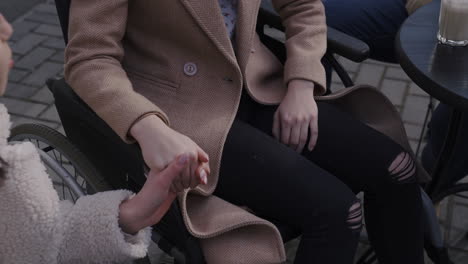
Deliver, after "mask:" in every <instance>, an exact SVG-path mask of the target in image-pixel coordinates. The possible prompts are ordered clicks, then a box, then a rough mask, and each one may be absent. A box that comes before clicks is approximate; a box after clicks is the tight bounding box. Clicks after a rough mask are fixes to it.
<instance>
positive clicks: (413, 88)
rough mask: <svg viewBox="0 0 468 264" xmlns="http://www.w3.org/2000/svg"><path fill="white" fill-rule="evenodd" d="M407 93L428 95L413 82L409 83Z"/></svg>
mask: <svg viewBox="0 0 468 264" xmlns="http://www.w3.org/2000/svg"><path fill="white" fill-rule="evenodd" d="M409 93H410V94H414V95H421V96H429V95H428V94H427V93H426V92H425V91H424V90H423V89H421V88H420V87H419V86H418V85H416V84H415V83H411V84H410V89H409Z"/></svg>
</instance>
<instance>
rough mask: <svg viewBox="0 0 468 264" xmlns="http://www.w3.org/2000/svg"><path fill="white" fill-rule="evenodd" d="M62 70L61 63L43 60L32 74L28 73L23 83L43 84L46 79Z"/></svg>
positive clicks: (40, 85) (39, 85)
mask: <svg viewBox="0 0 468 264" xmlns="http://www.w3.org/2000/svg"><path fill="white" fill-rule="evenodd" d="M62 70H63V65H62V64H59V63H54V62H45V63H44V64H42V65H41V66H40V67H39V68H38V69H37V70H35V71H34V72H33V74H31V75H29V76H28V77H27V78H26V79H25V80H23V83H25V84H29V85H34V86H38V87H42V86H44V84H45V82H46V80H47V79H49V78H51V77H54V76H56V75H57V74H58V73H59V72H61V71H62Z"/></svg>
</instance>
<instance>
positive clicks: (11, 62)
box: [10, 60, 15, 69]
mask: <svg viewBox="0 0 468 264" xmlns="http://www.w3.org/2000/svg"><path fill="white" fill-rule="evenodd" d="M14 65H15V62H14V61H13V60H10V69H11V68H13V66H14Z"/></svg>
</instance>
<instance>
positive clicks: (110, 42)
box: [65, 0, 169, 143]
mask: <svg viewBox="0 0 468 264" xmlns="http://www.w3.org/2000/svg"><path fill="white" fill-rule="evenodd" d="M127 11H128V0H100V1H96V0H77V1H71V6H70V19H69V33H68V34H69V43H68V45H67V48H66V50H65V79H66V81H67V82H68V84H69V85H70V86H71V87H73V90H74V91H75V92H76V93H77V94H78V96H80V97H81V98H82V99H83V101H85V102H86V103H87V104H88V105H89V106H90V107H91V108H92V109H93V110H94V111H95V112H96V113H97V115H98V116H99V117H101V118H102V119H103V120H104V121H105V122H106V123H107V124H109V126H110V127H111V128H112V129H113V130H114V131H115V132H116V133H117V134H118V135H119V136H120V137H121V138H122V139H123V140H124V141H126V142H127V143H130V142H132V139H131V138H130V137H129V136H128V132H129V130H130V128H131V126H132V125H133V124H134V123H135V122H136V121H137V120H139V119H140V118H141V117H143V116H146V115H147V114H149V113H153V114H155V115H157V116H159V117H160V118H161V119H162V120H163V121H164V122H165V123H166V124H169V120H168V117H167V115H166V114H165V113H164V112H163V111H162V110H161V109H160V108H159V107H158V106H156V105H155V104H153V103H152V102H150V101H149V100H148V99H146V98H145V97H144V96H142V95H141V94H139V93H137V92H135V91H134V89H133V87H132V84H131V82H130V81H129V79H128V77H127V74H126V72H125V71H124V69H123V68H122V65H121V62H122V59H123V57H124V50H123V46H122V39H123V38H124V35H125V30H126V23H127Z"/></svg>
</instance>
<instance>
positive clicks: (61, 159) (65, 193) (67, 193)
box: [10, 134, 94, 202]
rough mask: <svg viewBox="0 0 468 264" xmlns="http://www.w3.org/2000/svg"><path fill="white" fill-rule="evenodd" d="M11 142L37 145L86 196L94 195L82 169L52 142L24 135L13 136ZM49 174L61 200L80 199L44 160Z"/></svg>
mask: <svg viewBox="0 0 468 264" xmlns="http://www.w3.org/2000/svg"><path fill="white" fill-rule="evenodd" d="M10 141H17V142H25V141H27V142H31V143H32V144H33V145H35V146H36V147H37V148H38V149H40V150H42V151H44V152H45V153H46V154H48V155H49V156H50V157H51V158H53V159H54V160H55V161H56V162H57V163H59V164H60V165H61V166H62V167H63V168H64V169H65V170H66V171H67V172H68V173H69V174H70V175H71V176H72V177H73V179H74V181H75V182H76V183H77V184H78V185H79V186H80V188H81V189H82V191H83V192H84V193H85V194H92V193H94V190H92V188H91V186H89V184H87V181H86V179H85V178H84V177H83V176H82V175H83V172H82V171H81V169H80V168H79V167H77V166H75V165H74V164H72V162H70V158H69V157H67V155H66V154H64V153H61V152H60V151H58V150H57V149H56V147H55V146H53V145H52V144H51V143H50V142H48V141H47V140H46V139H43V138H41V137H38V136H36V135H32V134H22V135H15V136H12V137H11V139H10ZM42 161H43V163H44V165H45V167H46V170H47V173H48V175H49V177H50V179H51V180H52V183H53V186H54V189H55V190H56V191H57V194H58V195H59V197H60V199H61V200H70V201H72V202H76V200H77V199H78V198H79V197H80V195H79V194H77V193H75V192H74V191H73V190H72V189H71V188H70V187H69V186H68V185H67V184H66V183H65V181H64V180H63V179H62V177H61V176H60V175H58V174H57V173H55V172H54V171H53V170H52V169H51V168H50V166H48V164H47V163H46V162H44V160H42Z"/></svg>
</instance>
